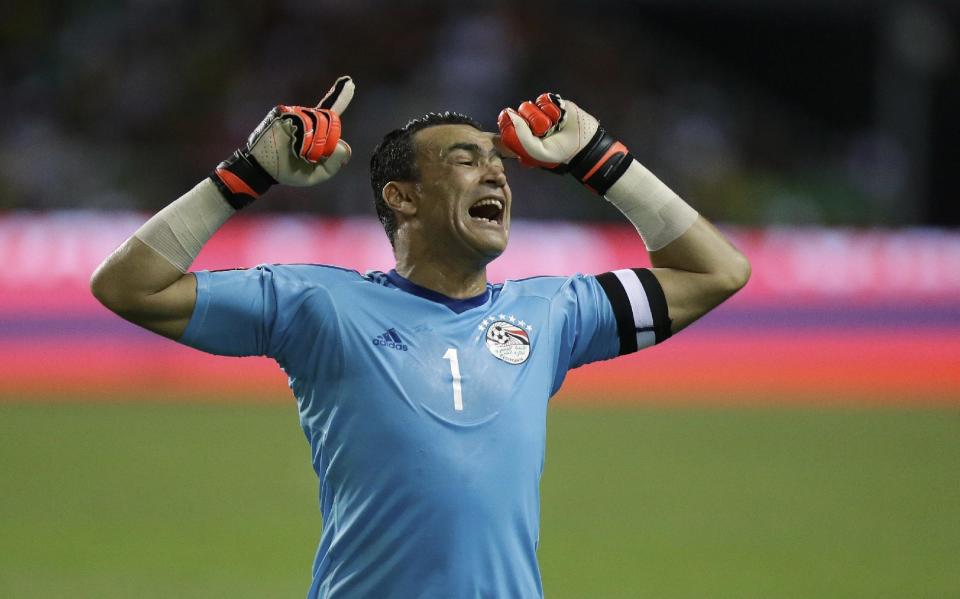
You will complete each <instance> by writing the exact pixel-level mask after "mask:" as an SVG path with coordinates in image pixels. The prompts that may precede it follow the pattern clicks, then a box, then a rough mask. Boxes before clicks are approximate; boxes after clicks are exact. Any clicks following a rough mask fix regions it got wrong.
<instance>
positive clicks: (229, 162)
mask: <svg viewBox="0 0 960 599" xmlns="http://www.w3.org/2000/svg"><path fill="white" fill-rule="evenodd" d="M224 171H226V172H225V173H224ZM231 175H232V176H231ZM210 179H211V180H212V181H213V183H214V185H216V186H217V189H219V190H220V193H221V194H222V195H223V199H225V200H226V201H227V203H228V204H230V205H231V206H233V208H234V210H240V209H241V208H244V207H245V206H248V205H250V203H251V202H253V201H254V200H255V199H257V198H258V197H260V196H261V195H262V194H263V193H264V192H265V191H267V190H268V189H270V186H271V185H276V183H277V180H276V179H274V178H273V177H271V176H270V173H268V172H267V171H265V170H263V167H262V166H260V165H259V164H257V161H256V160H255V159H254V158H253V156H251V155H250V152H249V151H248V150H247V149H246V148H242V149H240V150H237V151H236V152H234V153H233V155H231V156H230V157H229V158H227V159H226V160H224V161H223V162H221V163H220V164H218V165H217V168H215V169H214V170H213V172H212V173H210Z"/></svg>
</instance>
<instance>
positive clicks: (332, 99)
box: [317, 75, 357, 114]
mask: <svg viewBox="0 0 960 599" xmlns="http://www.w3.org/2000/svg"><path fill="white" fill-rule="evenodd" d="M356 87H357V86H356V85H355V84H354V83H353V79H352V78H351V77H350V76H349V75H344V76H342V77H338V78H337V81H336V82H335V83H334V84H333V87H331V88H330V90H329V91H328V92H327V95H325V96H324V97H323V99H321V100H320V102H319V103H318V104H317V108H323V109H325V110H332V111H333V112H335V113H337V114H343V112H344V111H345V110H346V109H347V106H349V105H350V100H352V99H353V92H354V90H355V89H356Z"/></svg>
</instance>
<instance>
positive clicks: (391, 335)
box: [373, 329, 410, 351]
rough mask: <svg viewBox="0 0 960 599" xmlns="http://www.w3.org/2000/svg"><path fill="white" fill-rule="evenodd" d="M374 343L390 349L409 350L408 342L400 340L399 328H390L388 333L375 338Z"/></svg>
mask: <svg viewBox="0 0 960 599" xmlns="http://www.w3.org/2000/svg"><path fill="white" fill-rule="evenodd" d="M373 344H374V345H380V346H383V347H389V348H390V349H399V350H400V351H407V350H408V349H410V348H408V347H407V344H406V343H404V342H403V341H401V340H400V335H398V334H397V329H389V330H387V332H386V333H382V334H380V335H377V336H376V337H374V338H373Z"/></svg>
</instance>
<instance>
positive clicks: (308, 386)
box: [92, 77, 749, 599]
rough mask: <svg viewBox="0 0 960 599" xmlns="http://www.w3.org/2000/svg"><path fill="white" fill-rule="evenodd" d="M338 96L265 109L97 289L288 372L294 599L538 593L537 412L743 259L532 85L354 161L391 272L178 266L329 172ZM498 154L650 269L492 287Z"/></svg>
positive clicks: (721, 284) (497, 237)
mask: <svg viewBox="0 0 960 599" xmlns="http://www.w3.org/2000/svg"><path fill="white" fill-rule="evenodd" d="M353 93H354V84H353V81H352V80H350V78H348V77H342V78H340V79H338V80H337V82H336V84H335V85H334V87H333V88H332V89H331V90H330V92H329V93H328V94H327V96H326V97H325V98H324V99H323V100H321V102H320V104H319V105H318V106H317V107H315V108H305V107H298V106H278V107H277V108H275V109H274V110H273V111H271V112H270V113H269V114H268V115H267V117H266V118H265V119H264V121H263V122H262V123H261V124H260V126H259V127H257V129H256V130H255V131H254V132H253V133H252V134H251V136H250V138H249V139H248V141H247V143H246V144H245V145H244V146H243V147H242V148H240V149H239V150H238V151H237V152H235V153H234V154H233V155H232V156H231V157H230V158H228V159H227V160H225V161H224V162H222V163H221V164H220V165H218V166H217V167H216V168H215V169H214V171H213V172H212V173H211V175H210V177H208V178H207V179H205V180H203V181H202V182H200V183H199V184H198V185H197V186H196V187H194V188H193V189H192V190H190V191H188V192H187V193H186V194H185V195H183V196H182V197H181V198H179V199H178V200H176V201H175V202H173V203H172V204H170V205H169V206H167V207H166V208H164V209H163V210H161V211H160V212H159V213H158V214H156V215H155V216H154V217H152V218H151V219H150V220H149V221H147V222H146V223H145V224H144V225H143V226H142V227H141V228H140V229H139V230H138V231H137V232H136V233H135V234H134V235H133V236H132V237H131V238H130V239H128V240H127V241H126V242H125V243H124V244H123V245H122V246H121V247H120V248H119V249H118V250H116V251H115V252H114V253H113V254H112V255H110V256H109V257H108V258H107V259H106V260H105V261H104V263H103V264H102V265H101V266H100V268H99V269H98V270H97V272H96V273H94V276H93V279H92V289H93V293H94V295H96V297H97V298H98V299H99V300H100V301H101V302H103V304H104V305H106V306H107V307H108V308H110V309H111V310H113V311H114V312H116V313H117V314H119V315H120V316H122V317H124V318H126V319H128V320H130V321H132V322H134V323H136V324H138V325H140V326H142V327H145V328H147V329H149V330H151V331H154V332H156V333H159V334H161V335H164V336H166V337H169V338H171V339H174V340H177V341H179V342H180V343H184V344H186V345H189V346H191V347H195V348H198V349H200V350H202V351H206V352H211V353H215V354H221V355H230V356H249V355H263V356H269V357H271V358H273V359H275V360H276V361H277V362H278V363H279V365H280V367H281V368H283V370H284V371H285V372H286V374H287V375H288V377H289V382H290V387H291V389H292V391H293V394H294V396H295V397H296V399H297V405H298V408H299V415H300V423H301V425H302V427H303V431H304V433H305V434H306V437H307V440H308V441H309V444H310V449H311V456H312V461H313V467H314V469H315V471H316V473H317V475H318V477H319V481H320V508H321V513H322V516H323V525H324V529H323V533H322V535H321V538H320V544H319V548H318V550H317V554H316V558H315V560H314V565H313V580H312V584H311V586H310V589H309V591H308V597H310V598H317V597H320V598H342V597H349V598H355V597H378V598H392V597H397V598H406V597H424V598H443V599H449V598H454V597H455V598H458V599H467V598H475V597H476V598H479V597H491V598H494V597H495V598H499V599H503V598H512V597H518V598H531V597H541V596H542V594H543V591H542V587H541V581H540V573H539V568H538V565H537V559H536V549H537V542H538V536H539V518H540V512H539V502H540V496H539V482H540V474H541V470H542V465H543V456H544V444H545V438H546V436H545V424H546V412H547V404H548V400H549V398H550V397H551V396H552V395H553V394H554V393H556V391H557V390H558V389H559V388H560V385H561V383H562V382H563V379H564V376H565V374H566V372H567V371H568V370H569V369H571V368H576V367H577V366H580V365H582V364H586V363H588V362H593V361H597V360H606V359H609V358H614V357H617V356H619V355H623V354H627V353H631V352H634V351H637V350H639V349H642V348H644V347H648V346H651V345H653V344H655V343H659V342H661V341H664V340H665V339H667V338H668V337H670V336H671V335H672V334H673V333H676V332H677V331H679V330H681V329H683V328H684V327H686V326H687V325H689V324H690V323H691V322H693V321H694V320H696V319H698V318H699V317H701V316H703V315H704V314H705V313H706V312H707V311H709V310H710V309H712V308H714V307H715V306H717V305H718V304H719V303H720V302H722V301H724V300H725V299H726V298H728V297H729V296H730V295H732V294H733V293H735V292H736V291H737V290H738V289H740V288H741V287H742V286H743V285H744V284H745V283H746V280H747V278H748V277H749V265H748V263H747V261H746V259H745V258H744V257H743V255H741V254H740V253H739V252H738V251H737V250H736V249H735V248H734V247H733V246H732V245H731V244H730V243H729V242H728V241H727V240H726V239H725V238H724V237H723V235H721V234H720V233H719V232H718V231H717V230H716V229H715V228H714V227H713V226H711V225H710V224H709V223H708V222H707V221H706V220H704V219H703V218H702V217H700V216H699V215H698V214H697V213H696V212H695V211H694V210H693V209H692V208H691V207H690V206H688V205H687V204H686V203H684V202H683V201H682V200H681V199H680V198H679V197H677V196H676V195H675V194H674V193H672V192H671V191H670V190H669V189H668V188H667V187H666V186H664V185H663V184H662V183H661V182H660V181H659V180H658V179H657V178H656V177H654V176H653V175H652V174H651V173H650V172H649V171H647V170H646V169H645V168H644V167H643V166H642V165H641V164H640V163H639V162H637V161H636V160H635V159H634V158H633V157H632V155H631V154H630V152H629V151H628V149H627V148H626V147H625V146H624V144H623V143H621V142H619V141H617V140H616V139H615V138H614V137H612V136H611V135H609V134H608V133H607V132H606V131H605V130H604V129H603V128H602V127H600V126H599V124H598V122H597V120H596V119H595V118H594V117H593V116H591V115H590V114H588V113H587V112H585V111H584V110H582V109H581V108H580V107H578V106H577V105H576V104H574V103H573V102H571V101H569V100H565V99H561V98H560V97H559V96H558V95H556V94H544V95H542V96H540V97H539V98H538V99H537V101H536V102H524V103H523V104H521V105H520V107H519V108H518V110H516V111H515V110H512V109H507V110H504V111H503V112H502V113H501V114H500V117H499V129H500V131H499V133H498V134H493V133H488V132H485V131H483V130H482V128H481V127H480V125H479V124H478V123H477V122H475V121H473V120H472V119H470V118H469V117H466V116H464V115H459V114H454V113H442V114H437V113H431V114H428V115H426V116H424V117H421V118H418V119H414V120H411V121H410V122H409V123H407V125H405V126H404V127H403V128H401V129H397V130H395V131H392V132H390V133H388V134H387V135H386V136H385V137H384V139H383V141H382V142H381V143H380V145H379V146H378V147H377V148H376V150H375V151H374V154H373V157H372V159H371V161H370V165H371V183H372V186H373V192H374V199H375V205H376V210H377V214H378V216H379V218H380V220H381V222H382V223H383V225H384V229H385V231H386V234H387V237H388V239H389V241H390V243H391V245H392V246H393V249H394V254H395V256H396V265H395V267H394V268H393V269H392V270H390V271H389V272H368V273H366V274H360V273H358V272H355V271H352V270H347V269H343V268H338V267H335V266H324V265H286V266H285V265H263V266H259V267H257V268H253V269H248V270H232V271H225V272H195V273H188V272H187V270H188V268H189V266H190V264H191V263H192V262H193V260H194V258H195V257H196V256H197V254H198V253H199V251H200V248H201V247H202V246H203V244H204V243H205V242H206V241H207V240H208V239H210V237H211V236H212V235H213V234H214V233H215V231H216V230H217V228H218V227H220V225H222V224H223V223H224V222H225V221H226V220H227V219H228V218H230V216H232V215H233V214H234V213H236V211H238V210H240V209H242V208H243V207H244V206H246V205H247V204H249V203H250V202H252V201H254V200H255V199H256V198H257V197H259V196H260V195H261V194H263V193H264V192H265V191H267V189H268V188H269V187H270V186H271V185H273V184H278V183H279V184H284V185H300V186H306V185H315V184H318V183H321V182H322V181H324V180H326V179H328V178H330V177H332V176H333V175H335V174H336V172H337V171H338V170H339V169H340V168H341V167H342V166H343V165H344V164H346V162H347V161H348V159H349V157H350V147H349V146H348V145H347V143H346V142H345V141H343V140H342V139H340V115H341V114H342V113H343V111H344V110H345V109H346V108H347V105H348V104H349V102H350V99H351V98H352V96H353ZM506 157H509V158H517V159H519V161H520V162H521V163H524V164H526V165H528V166H536V167H540V168H543V169H546V170H550V171H553V172H556V173H569V174H571V175H573V176H574V177H576V178H577V179H578V180H579V181H581V182H582V183H583V184H584V185H585V186H586V187H587V188H589V189H590V190H592V191H593V192H595V193H596V194H600V195H602V196H603V197H605V198H606V199H607V200H609V201H610V202H612V203H613V204H615V205H616V206H617V207H618V208H619V209H620V210H621V211H622V212H623V214H624V215H625V216H626V218H628V219H629V220H630V222H631V223H633V225H634V226H635V227H636V229H637V231H638V233H639V235H640V237H641V238H642V242H644V243H645V244H646V247H647V249H648V250H649V251H650V260H651V263H652V265H653V268H650V269H622V270H612V271H611V272H606V273H600V274H596V275H574V276H569V277H554V276H545V277H534V278H531V279H525V280H519V281H506V282H504V283H502V284H493V283H490V282H489V281H487V276H486V266H487V264H489V263H490V262H491V261H492V260H494V259H495V258H497V257H498V256H499V255H500V254H501V253H502V252H503V251H504V249H505V248H506V245H507V239H508V235H509V231H510V210H511V204H512V201H513V198H512V195H511V192H510V186H509V185H508V183H507V177H506V173H505V172H504V164H503V160H504V158H506ZM640 242H641V240H640V239H638V243H640ZM317 258H318V259H319V260H322V259H323V256H318V257H317ZM611 267H613V265H611ZM645 376H649V373H643V372H637V373H636V380H637V390H638V391H642V389H643V380H644V377H645Z"/></svg>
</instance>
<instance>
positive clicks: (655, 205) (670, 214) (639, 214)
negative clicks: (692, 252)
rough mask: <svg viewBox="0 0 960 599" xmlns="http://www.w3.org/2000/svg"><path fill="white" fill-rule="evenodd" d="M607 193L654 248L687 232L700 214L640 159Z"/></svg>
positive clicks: (648, 245) (649, 246)
mask: <svg viewBox="0 0 960 599" xmlns="http://www.w3.org/2000/svg"><path fill="white" fill-rule="evenodd" d="M604 197H606V198H607V200H609V201H610V203H611V204H613V205H614V206H616V207H617V208H619V209H620V212H623V214H624V216H626V217H627V219H628V220H629V221H630V222H631V223H633V226H634V227H636V228H637V232H638V233H640V237H641V238H642V239H643V243H644V244H645V245H646V246H647V249H648V250H649V251H651V252H653V251H656V250H659V249H662V248H663V247H665V246H666V245H667V244H669V243H670V242H671V241H673V240H675V239H676V238H677V237H680V236H681V235H683V234H684V233H686V232H687V229H689V228H690V227H691V226H692V225H693V223H694V222H696V220H697V218H698V217H699V216H700V215H699V214H697V211H696V210H694V209H693V208H691V207H690V205H689V204H687V203H686V202H684V201H683V200H682V199H680V196H678V195H677V194H675V193H673V191H672V190H671V189H670V188H669V187H667V186H666V185H664V184H663V182H662V181H660V179H657V178H656V176H654V174H653V173H651V172H650V171H648V170H647V169H646V167H644V166H643V165H642V164H640V163H639V162H637V161H636V160H634V161H633V163H632V164H631V165H630V166H629V167H628V168H627V170H626V172H625V173H623V175H622V176H621V177H620V178H619V179H618V180H617V182H616V183H614V184H613V186H612V187H611V188H610V189H609V190H607V194H606V196H604Z"/></svg>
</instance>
